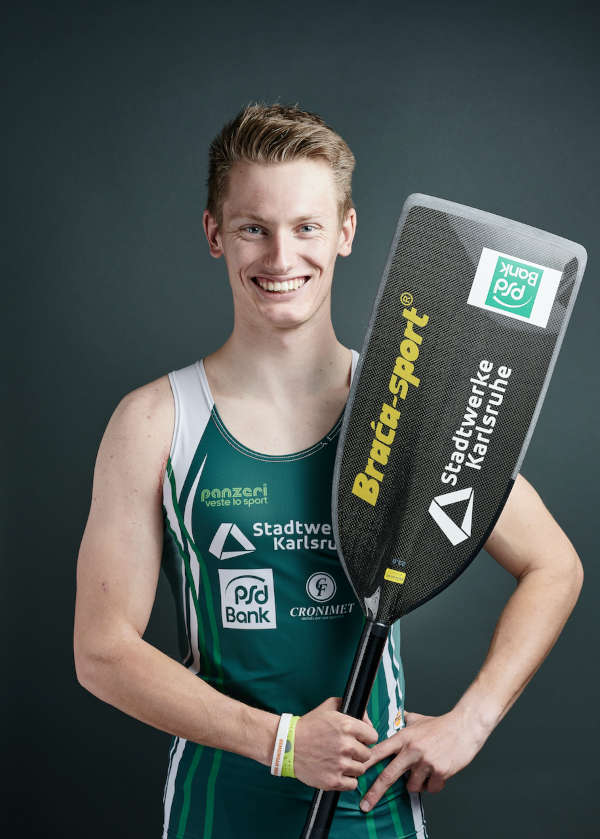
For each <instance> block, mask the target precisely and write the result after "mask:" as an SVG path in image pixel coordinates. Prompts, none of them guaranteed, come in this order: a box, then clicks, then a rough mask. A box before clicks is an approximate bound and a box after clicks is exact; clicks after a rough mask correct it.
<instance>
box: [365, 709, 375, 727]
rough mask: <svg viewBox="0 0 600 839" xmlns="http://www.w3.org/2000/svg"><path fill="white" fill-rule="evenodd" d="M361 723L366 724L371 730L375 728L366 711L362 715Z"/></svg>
mask: <svg viewBox="0 0 600 839" xmlns="http://www.w3.org/2000/svg"><path fill="white" fill-rule="evenodd" d="M363 722H366V723H368V724H369V725H370V726H371V728H375V726H374V725H373V723H372V722H371V718H370V717H369V715H368V713H367V711H366V710H365V712H364V714H363Z"/></svg>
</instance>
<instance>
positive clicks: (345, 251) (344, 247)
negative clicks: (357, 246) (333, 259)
mask: <svg viewBox="0 0 600 839" xmlns="http://www.w3.org/2000/svg"><path fill="white" fill-rule="evenodd" d="M355 233H356V210H355V209H354V207H351V208H350V209H349V210H348V212H347V213H346V218H345V219H344V221H343V223H342V229H341V230H340V244H339V248H338V255H339V256H349V255H350V254H351V253H352V242H353V240H354V234H355Z"/></svg>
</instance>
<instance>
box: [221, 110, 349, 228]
mask: <svg viewBox="0 0 600 839" xmlns="http://www.w3.org/2000/svg"><path fill="white" fill-rule="evenodd" d="M301 158H308V159H315V158H316V159H322V160H324V161H325V162H326V163H328V164H329V166H330V167H331V170H332V174H333V179H334V182H335V185H336V188H337V193H338V223H339V226H340V227H341V225H342V222H343V220H344V218H345V217H346V214H347V213H348V210H350V209H351V208H352V207H354V204H353V202H352V172H353V171H354V166H355V163H356V161H355V158H354V155H353V154H352V152H351V151H350V148H349V146H348V144H347V143H346V142H345V140H343V139H342V137H340V135H339V134H336V132H335V131H333V129H332V128H330V127H329V126H328V125H326V124H325V121H324V120H323V119H322V118H321V117H320V116H319V115H318V114H313V113H310V112H309V111H303V110H301V109H300V108H299V107H298V105H297V104H296V105H280V104H274V105H267V104H264V103H259V102H255V103H253V104H248V105H246V107H245V108H243V110H241V111H240V112H239V114H238V115H237V116H236V117H235V118H234V119H232V120H231V121H230V122H228V123H226V124H225V125H224V126H223V128H222V129H221V131H220V132H219V134H217V136H216V137H215V138H214V140H213V141H212V143H211V144H210V150H209V157H208V180H207V187H208V200H207V203H206V209H207V210H208V211H209V212H210V214H211V215H212V216H213V218H215V219H216V221H217V224H218V226H219V227H221V226H222V223H223V202H224V200H225V195H226V192H227V185H228V175H229V170H230V169H231V167H232V166H233V164H234V163H236V162H238V161H246V162H250V163H283V162H284V161H290V160H298V159H301Z"/></svg>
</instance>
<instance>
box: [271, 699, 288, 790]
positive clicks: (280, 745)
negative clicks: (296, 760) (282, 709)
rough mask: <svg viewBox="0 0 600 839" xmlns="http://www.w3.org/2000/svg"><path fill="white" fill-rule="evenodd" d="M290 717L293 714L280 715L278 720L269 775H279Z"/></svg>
mask: <svg viewBox="0 0 600 839" xmlns="http://www.w3.org/2000/svg"><path fill="white" fill-rule="evenodd" d="M292 716H293V714H282V715H281V719H280V720H279V728H278V729H277V737H275V748H274V749H273V758H272V760H271V775H281V767H282V765H283V756H284V755H285V744H286V741H287V736H288V731H289V729H290V722H291V721H292Z"/></svg>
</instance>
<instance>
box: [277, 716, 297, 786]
mask: <svg viewBox="0 0 600 839" xmlns="http://www.w3.org/2000/svg"><path fill="white" fill-rule="evenodd" d="M299 719H300V717H292V719H291V720H290V727H289V729H288V735H287V740H286V741H285V753H284V755H283V764H282V766H281V774H282V776H283V777H284V778H295V777H296V776H295V775H294V740H295V739H296V723H297V722H298V720H299Z"/></svg>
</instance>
